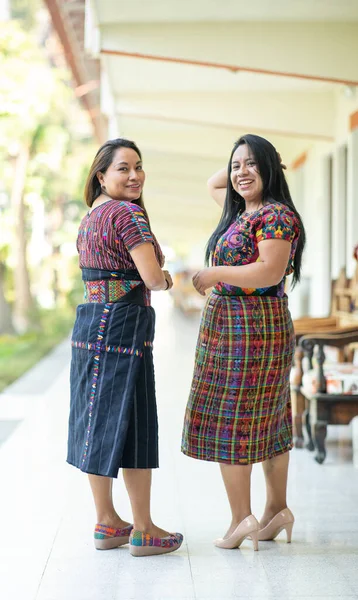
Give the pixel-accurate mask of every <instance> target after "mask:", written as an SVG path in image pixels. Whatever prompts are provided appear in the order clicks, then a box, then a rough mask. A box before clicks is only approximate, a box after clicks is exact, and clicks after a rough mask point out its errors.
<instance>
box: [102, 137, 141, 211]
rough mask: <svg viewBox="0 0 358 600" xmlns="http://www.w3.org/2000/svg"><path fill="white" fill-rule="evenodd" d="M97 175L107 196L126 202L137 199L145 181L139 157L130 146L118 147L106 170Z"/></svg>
mask: <svg viewBox="0 0 358 600" xmlns="http://www.w3.org/2000/svg"><path fill="white" fill-rule="evenodd" d="M97 177H98V180H99V182H100V184H101V186H104V187H105V190H106V193H107V194H108V196H110V197H111V198H114V199H115V200H126V201H128V202H133V201H134V200H138V198H139V197H140V195H141V193H142V190H143V186H144V181H145V173H144V171H143V166H142V161H141V158H140V156H139V155H138V154H137V152H135V150H132V149H131V148H118V150H116V151H115V153H114V155H113V160H112V162H111V164H110V165H109V167H108V169H107V171H106V172H105V173H101V172H100V171H99V172H98V173H97Z"/></svg>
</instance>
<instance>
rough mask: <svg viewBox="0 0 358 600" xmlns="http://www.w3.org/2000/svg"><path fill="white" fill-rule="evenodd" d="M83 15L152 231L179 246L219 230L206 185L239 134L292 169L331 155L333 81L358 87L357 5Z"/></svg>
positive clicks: (262, 3)
mask: <svg viewBox="0 0 358 600" xmlns="http://www.w3.org/2000/svg"><path fill="white" fill-rule="evenodd" d="M91 7H92V8H91ZM86 11H87V14H86V16H87V32H86V33H87V39H88V40H89V41H90V42H92V51H93V54H94V55H95V56H100V57H101V64H102V110H103V111H104V112H105V114H106V115H107V116H108V119H109V122H110V127H111V128H110V133H109V135H110V136H112V137H113V136H118V135H121V136H124V137H127V138H130V139H134V140H135V141H136V142H137V144H138V145H139V147H140V148H141V150H142V152H143V156H144V165H145V169H146V172H147V182H146V189H145V199H146V203H147V206H148V209H149V211H150V215H151V222H152V224H153V226H154V227H155V231H156V232H157V233H158V236H159V237H160V238H161V240H162V241H166V242H170V243H173V244H174V245H175V246H176V247H177V248H181V249H183V248H188V247H189V246H190V245H192V244H193V240H195V242H198V243H203V242H204V241H205V240H206V239H207V238H208V235H209V233H210V231H211V230H212V228H213V227H214V225H215V223H216V222H217V221H218V217H219V214H220V213H219V211H218V209H217V208H216V205H215V204H214V202H213V201H211V200H210V198H209V196H208V192H207V188H206V181H207V179H208V177H209V176H210V175H211V174H212V173H213V172H215V171H216V170H217V169H219V168H221V167H222V166H225V165H226V164H227V161H228V158H229V155H230V152H231V148H232V145H233V143H234V142H235V140H236V139H237V138H238V137H240V136H241V135H243V134H245V133H257V134H259V135H262V136H263V137H266V138H268V139H269V140H270V141H271V142H272V143H273V144H274V146H275V147H276V148H277V149H278V151H279V152H280V154H281V156H282V158H283V160H284V162H286V163H287V164H288V165H289V164H290V163H292V161H294V160H295V159H296V158H297V157H298V156H299V155H300V154H302V153H303V152H306V151H310V150H312V149H313V148H315V149H316V150H317V148H319V149H320V151H322V149H323V151H329V149H330V148H331V147H332V143H333V142H334V139H335V133H336V131H337V122H338V121H339V119H338V121H337V111H338V109H337V107H338V106H341V104H342V102H341V99H342V98H344V95H343V92H344V90H345V85H344V84H343V83H337V79H339V80H346V81H350V82H358V62H357V61H356V60H355V57H356V56H358V0H341V1H339V0H250V1H248V0H245V1H243V0H221V2H219V1H218V0H130V1H128V2H122V1H121V2H119V0H87V4H86ZM101 49H102V50H103V49H106V50H110V51H112V52H113V53H112V54H103V53H102V54H101V52H100V50H101ZM116 52H119V53H127V54H128V55H129V56H123V55H116V54H115V53H116ZM135 54H140V55H142V56H141V57H136V56H135ZM150 57H152V58H150ZM153 57H156V58H157V60H154V58H153ZM168 59H169V60H168ZM170 59H173V60H174V62H173V60H170ZM186 60H187V61H196V62H199V63H215V64H220V65H223V66H225V67H227V66H230V65H231V66H238V67H244V68H247V69H248V70H247V71H245V70H240V71H238V72H232V71H231V70H230V69H228V68H216V67H213V66H203V64H201V65H198V64H197V65H192V64H184V63H185V61H186ZM176 61H177V62H176ZM180 61H184V63H183V62H180ZM250 70H251V71H250ZM254 71H258V72H254ZM268 71H270V72H271V74H268ZM274 73H284V74H286V75H285V76H279V75H277V74H276V75H275V74H274ZM287 74H290V76H287ZM320 77H321V78H326V79H327V81H321V80H319V78H320ZM314 78H318V79H314ZM335 81H336V82H335ZM344 101H345V100H344ZM344 101H343V104H344ZM289 176H290V175H289Z"/></svg>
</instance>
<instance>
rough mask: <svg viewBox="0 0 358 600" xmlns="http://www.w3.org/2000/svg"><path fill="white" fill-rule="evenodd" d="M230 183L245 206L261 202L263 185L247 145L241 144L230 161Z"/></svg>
mask: <svg viewBox="0 0 358 600" xmlns="http://www.w3.org/2000/svg"><path fill="white" fill-rule="evenodd" d="M231 183H232V187H233V188H234V190H235V191H236V192H237V193H238V194H240V196H242V198H244V200H245V202H246V205H248V204H249V205H253V206H255V205H259V204H260V202H262V191H263V184H262V179H261V175H260V173H259V171H258V166H257V162H256V160H255V157H254V155H253V153H252V151H251V150H250V148H249V146H248V145H247V144H241V146H239V147H238V148H237V149H236V150H235V152H234V154H233V156H232V159H231Z"/></svg>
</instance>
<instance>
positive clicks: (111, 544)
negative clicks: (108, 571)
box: [94, 523, 133, 550]
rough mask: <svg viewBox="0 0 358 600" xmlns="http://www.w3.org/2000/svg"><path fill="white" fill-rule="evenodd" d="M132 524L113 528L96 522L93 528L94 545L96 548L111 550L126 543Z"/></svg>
mask: <svg viewBox="0 0 358 600" xmlns="http://www.w3.org/2000/svg"><path fill="white" fill-rule="evenodd" d="M132 529H133V525H127V527H124V528H123V529H115V528H114V527H107V525H101V524H100V523H97V525H96V528H95V530H94V545H95V547H96V549H97V550H112V548H119V546H123V545H124V544H128V542H129V536H130V533H131V531H132Z"/></svg>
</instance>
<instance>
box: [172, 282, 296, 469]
mask: <svg viewBox="0 0 358 600" xmlns="http://www.w3.org/2000/svg"><path fill="white" fill-rule="evenodd" d="M294 348H295V337H294V331H293V326H292V321H291V316H290V312H289V310H288V304H287V297H284V298H276V297H270V296H264V297H262V296H222V295H218V294H216V293H214V292H213V293H212V294H211V295H210V296H209V298H208V300H207V303H206V306H205V308H204V312H203V316H202V320H201V325H200V331H199V338H198V342H197V347H196V356H195V367H194V375H193V381H192V386H191V390H190V397H189V400H188V404H187V408H186V413H185V419H184V429H183V437H182V452H183V453H184V454H186V455H188V456H191V457H193V458H198V459H200V460H207V461H215V462H220V463H229V464H243V465H244V464H251V463H256V462H261V461H264V460H267V459H269V458H272V457H273V456H276V455H278V454H282V453H284V452H287V451H288V450H290V449H291V448H292V446H293V444H292V416H291V401H290V384H289V376H290V369H291V366H292V360H293V353H294Z"/></svg>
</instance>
